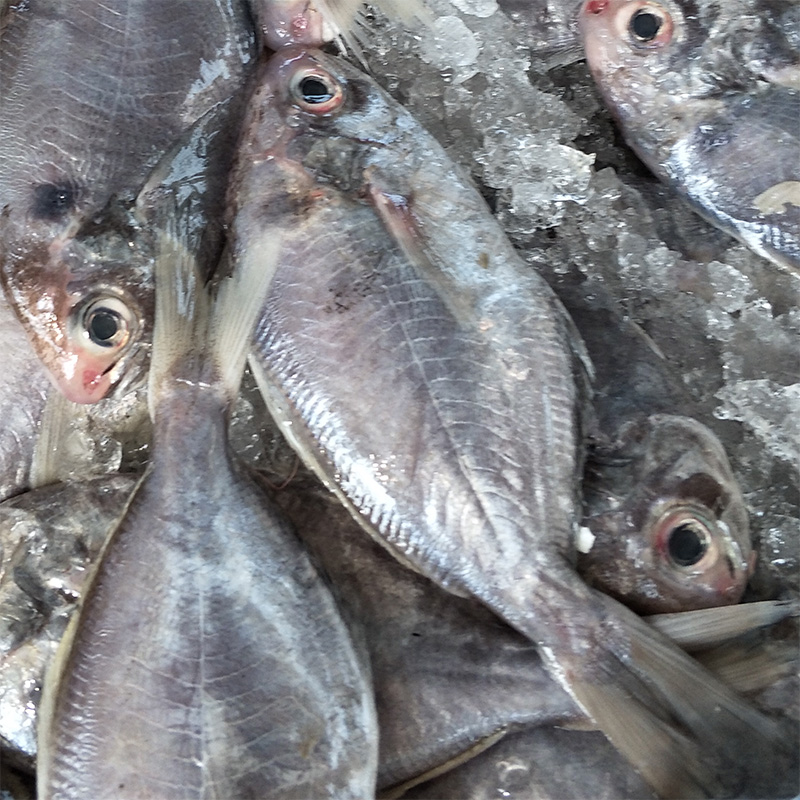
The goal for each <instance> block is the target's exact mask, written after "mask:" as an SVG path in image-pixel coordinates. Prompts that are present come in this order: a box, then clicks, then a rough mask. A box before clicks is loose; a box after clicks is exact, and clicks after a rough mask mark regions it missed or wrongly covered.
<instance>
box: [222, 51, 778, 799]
mask: <svg viewBox="0 0 800 800" xmlns="http://www.w3.org/2000/svg"><path fill="white" fill-rule="evenodd" d="M250 102H251V105H250V118H249V122H248V124H247V126H246V133H245V136H244V138H243V143H242V145H241V148H240V155H239V163H238V166H237V171H236V173H235V175H234V179H233V182H232V189H233V191H232V194H231V203H232V207H233V209H234V212H235V213H234V217H233V225H234V229H235V230H234V233H235V236H236V241H235V247H236V249H237V255H238V257H239V258H257V257H258V251H259V248H260V247H261V246H262V244H263V240H264V235H265V234H264V230H265V228H270V227H272V226H277V227H279V228H280V229H281V230H283V231H285V238H284V240H283V247H282V251H281V256H280V265H279V268H278V270H277V273H276V275H275V278H274V281H273V285H272V289H271V293H270V296H269V299H268V302H267V305H266V308H265V313H264V318H263V320H262V324H261V327H260V329H259V331H258V334H257V337H256V340H255V344H254V351H253V353H252V355H251V364H252V365H253V366H254V369H255V372H256V375H257V377H260V380H261V385H262V391H263V393H264V395H265V398H266V400H267V404H268V406H269V407H270V410H271V411H272V413H273V414H274V415H275V416H276V418H277V419H278V420H280V421H281V422H282V424H283V427H284V430H285V432H286V434H287V436H288V438H289V439H290V441H291V442H292V443H293V445H294V446H295V447H296V448H297V450H298V452H299V453H300V454H301V456H302V457H303V458H304V459H305V460H306V461H307V462H308V463H309V465H310V466H311V467H312V468H313V469H315V470H316V471H317V472H318V474H319V475H320V476H321V477H322V478H323V480H324V481H326V482H327V484H328V485H329V486H330V487H331V488H332V489H333V490H334V491H336V492H337V494H338V495H339V497H340V498H341V499H342V500H343V501H344V502H345V503H346V504H347V505H348V507H349V508H350V509H351V511H352V512H353V513H354V514H355V515H356V516H357V518H358V519H360V520H361V522H362V524H364V526H365V527H366V528H367V529H368V530H369V531H370V532H371V533H372V534H373V535H375V536H376V537H377V538H378V539H379V540H380V541H382V542H383V543H384V544H385V545H386V546H387V547H389V549H390V550H391V551H392V552H393V553H394V554H395V555H396V556H397V557H398V558H400V559H401V560H402V561H403V562H405V563H406V564H409V565H411V566H412V567H413V568H415V569H416V570H418V571H420V572H422V573H423V574H425V575H426V576H428V577H429V578H431V579H432V580H434V581H435V582H436V583H438V584H439V585H441V586H444V587H445V588H447V589H449V590H450V591H452V592H454V593H458V594H464V595H469V596H474V597H477V598H479V599H480V600H481V601H483V602H484V603H486V604H487V605H488V606H489V607H490V608H492V609H493V610H494V611H495V612H496V613H497V614H499V615H500V616H501V617H503V618H504V619H505V620H506V621H508V622H509V623H511V625H512V626H513V627H515V628H516V629H518V630H519V631H521V632H522V633H523V634H525V635H526V636H527V637H528V638H530V639H531V640H532V641H534V642H535V643H536V644H537V645H538V646H539V650H540V653H541V654H542V655H543V657H544V659H545V662H546V664H547V666H548V669H550V671H551V674H553V675H554V676H555V677H556V678H557V679H558V680H559V681H560V682H561V683H562V685H563V686H564V687H565V688H566V689H567V690H568V691H569V692H570V693H571V694H572V696H573V697H574V698H575V699H576V700H577V701H578V703H579V705H580V706H581V707H582V708H583V709H584V710H585V711H586V712H587V713H588V715H589V716H591V717H592V718H593V719H594V720H595V721H596V722H597V724H598V726H599V727H600V728H601V730H603V731H604V733H606V734H607V735H608V736H609V738H610V739H611V740H612V742H613V743H614V744H615V746H616V747H617V748H618V749H620V750H621V751H622V752H623V753H624V754H625V756H626V757H627V758H629V759H630V760H631V762H632V763H633V764H634V766H635V767H636V768H637V769H639V770H640V771H641V772H642V774H643V775H644V776H645V778H646V780H647V781H648V782H649V783H651V784H652V785H653V786H654V787H656V788H657V790H658V791H659V792H660V793H661V794H662V795H664V796H675V795H684V794H691V795H696V794H699V793H701V792H708V791H718V790H719V791H721V790H722V789H721V787H723V786H724V787H727V790H728V791H737V790H738V791H741V790H744V787H747V788H748V789H749V790H753V787H756V789H755V790H756V791H758V790H760V789H758V788H757V787H761V786H763V785H765V784H768V783H770V782H771V781H774V776H775V774H776V772H780V771H781V770H783V769H784V764H785V761H786V760H787V759H788V760H789V761H791V758H792V757H793V756H792V755H791V754H790V753H788V752H787V747H786V744H785V741H784V738H783V735H782V733H781V732H780V731H779V730H778V728H777V727H776V726H775V725H774V723H773V722H772V721H770V720H767V719H766V718H765V717H763V716H761V715H760V714H758V713H756V712H755V711H754V710H753V709H752V708H751V707H750V706H748V705H747V704H746V703H743V702H742V701H741V700H740V699H739V698H737V697H736V696H735V695H733V694H732V693H731V692H729V691H728V690H727V689H725V688H724V687H723V686H722V685H720V684H719V683H718V682H717V681H715V680H714V679H713V678H712V676H711V675H710V674H709V673H707V672H706V671H705V670H703V669H702V668H700V667H699V666H698V665H697V664H696V663H695V662H694V661H693V660H691V659H690V658H688V657H687V656H686V655H684V654H683V653H681V652H680V651H678V650H677V649H676V648H675V647H674V646H672V645H670V644H669V643H668V642H667V641H666V640H665V639H663V638H662V637H661V636H659V635H658V634H656V633H654V632H653V631H652V630H650V629H649V628H648V627H647V626H646V625H645V623H643V622H642V621H641V620H640V619H639V618H638V617H636V616H635V615H634V614H632V613H631V612H629V611H627V610H626V609H625V608H624V607H622V606H620V605H619V604H618V603H616V602H615V601H613V600H612V599H611V598H608V597H606V596H604V595H602V594H600V593H597V592H594V591H592V590H591V589H589V588H588V587H586V585H585V584H584V583H583V582H582V581H581V580H580V578H579V577H578V576H577V574H576V573H575V572H574V570H573V568H572V564H573V563H574V548H573V535H574V529H575V526H576V524H577V521H578V520H577V516H578V502H577V497H576V494H577V492H576V490H577V477H578V473H579V469H580V456H579V451H580V445H581V430H580V424H579V423H578V418H579V417H580V415H581V410H582V407H583V402H584V401H583V398H582V396H581V395H582V393H581V390H580V388H579V387H580V384H581V382H582V367H581V364H582V361H581V357H580V353H581V352H582V351H581V348H580V345H579V344H578V343H577V341H576V338H575V337H573V332H572V329H571V326H570V324H569V323H568V320H567V319H566V316H565V314H564V312H563V309H562V308H561V306H560V305H559V304H558V302H557V301H556V299H555V297H554V296H553V295H552V293H551V292H550V291H549V290H548V288H547V287H546V285H545V284H544V283H543V281H541V280H540V279H539V278H538V277H537V276H536V275H535V274H533V273H530V272H529V271H526V270H525V268H524V267H523V266H522V265H521V263H520V261H519V259H518V256H517V255H516V254H515V252H514V251H513V249H512V248H511V246H510V245H509V244H508V242H507V240H506V239H505V237H504V236H503V234H502V231H501V230H500V229H499V228H498V227H497V226H496V223H495V222H494V220H493V219H492V218H491V216H490V215H489V213H488V211H487V209H486V207H485V205H484V203H483V200H482V199H481V197H480V196H479V195H478V193H477V192H476V191H475V190H474V188H472V187H471V185H470V184H469V183H468V181H466V179H464V178H463V177H462V176H461V174H460V172H459V171H458V169H457V168H455V166H454V165H453V164H452V162H451V161H450V160H449V158H448V157H447V156H446V155H445V153H444V152H443V150H442V149H441V148H440V147H439V145H438V144H437V143H436V142H435V141H434V140H433V139H432V138H431V137H430V136H428V135H427V134H426V133H425V132H424V131H423V130H422V129H421V128H420V127H419V125H418V124H417V123H416V122H415V121H414V120H413V119H412V118H411V116H410V115H409V114H408V113H407V112H405V111H404V110H403V109H402V108H401V107H400V106H399V105H398V104H397V103H396V102H394V101H393V100H392V99H391V98H389V97H388V96H387V95H386V94H385V93H383V92H382V91H381V90H380V89H379V88H378V87H377V86H376V84H375V83H374V82H373V81H371V80H370V79H369V78H367V77H366V76H364V75H363V74H361V73H360V72H358V71H357V70H355V69H354V68H352V67H351V66H349V65H347V64H345V63H343V62H341V61H339V60H336V59H334V58H330V57H327V56H325V55H323V54H321V53H318V52H308V51H303V50H301V49H287V50H286V51H285V52H283V53H279V54H277V55H276V56H274V57H273V60H272V63H271V64H270V65H269V66H268V68H267V71H266V73H265V74H264V75H262V76H261V79H260V83H259V87H258V88H257V90H256V92H255V94H254V96H253V98H252V99H251V101H250ZM669 720H680V726H677V725H676V724H675V723H674V722H670V721H669ZM634 731H635V732H636V733H635V734H633V733H632V732H634ZM788 749H791V748H788ZM723 764H724V765H725V766H724V767H723V766H722V765H723Z"/></svg>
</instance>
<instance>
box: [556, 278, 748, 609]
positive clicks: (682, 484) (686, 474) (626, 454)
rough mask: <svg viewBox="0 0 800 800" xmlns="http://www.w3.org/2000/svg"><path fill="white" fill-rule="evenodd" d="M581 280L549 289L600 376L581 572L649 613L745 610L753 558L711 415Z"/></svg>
mask: <svg viewBox="0 0 800 800" xmlns="http://www.w3.org/2000/svg"><path fill="white" fill-rule="evenodd" d="M576 272H577V271H576V270H572V271H570V272H566V273H564V274H562V275H560V276H558V278H557V279H554V280H553V281H552V286H553V288H554V290H555V291H556V293H557V294H558V296H559V297H560V299H561V300H562V302H564V304H565V306H566V308H567V309H568V311H569V313H570V316H571V317H572V319H573V321H574V322H575V325H576V327H577V328H578V330H579V331H580V332H581V335H582V336H583V339H584V341H585V342H587V349H588V351H589V355H590V357H591V359H592V363H593V365H594V368H595V392H594V396H593V410H594V414H595V427H594V430H593V431H592V432H591V434H590V437H589V439H590V443H591V446H590V448H589V450H588V454H587V461H586V464H585V466H584V477H583V518H582V521H581V534H582V536H583V539H581V537H580V536H579V546H578V551H579V553H578V571H579V572H580V574H581V575H582V576H583V578H584V580H586V581H587V582H588V583H589V584H590V585H592V586H594V587H596V588H598V589H600V590H601V591H603V592H605V593H606V594H610V595H612V596H613V597H616V598H617V599H618V600H620V601H621V602H623V603H624V604H625V605H626V606H628V607H629V608H632V609H634V610H635V611H637V612H638V613H641V614H658V613H669V612H676V611H689V610H692V609H697V608H708V607H712V606H719V605H726V604H731V603H737V602H738V601H739V600H740V598H741V597H742V595H743V593H744V591H745V588H746V586H747V582H748V579H749V578H750V576H751V574H752V572H753V569H754V565H755V553H754V552H753V547H752V541H751V538H750V525H749V517H748V513H747V507H746V504H745V501H744V498H743V496H742V492H741V489H740V487H739V484H738V482H737V480H736V477H735V476H734V474H733V471H732V469H731V466H730V463H729V461H728V457H727V454H726V452H725V448H724V447H723V445H722V443H721V442H720V440H719V438H718V437H717V436H716V435H715V434H714V432H713V431H712V430H711V429H710V428H709V427H708V426H707V425H705V424H703V423H702V422H700V420H701V419H705V418H706V417H707V414H708V411H707V409H706V408H704V407H702V406H700V404H698V403H697V402H696V401H695V400H694V398H693V397H692V396H691V395H690V394H689V392H688V391H687V390H686V387H685V385H684V382H683V381H682V380H681V378H680V376H679V375H677V374H675V370H674V369H673V367H672V366H671V365H670V364H669V363H668V362H667V360H666V359H665V358H664V356H663V354H662V353H661V352H660V351H659V350H658V348H657V347H656V346H655V345H654V344H653V342H652V340H651V339H650V338H649V337H648V336H647V334H646V333H645V332H644V331H643V330H642V329H641V328H640V327H639V326H637V325H636V324H635V323H634V322H633V321H631V320H630V319H629V318H625V317H624V316H623V315H622V313H621V311H620V310H619V307H618V304H617V302H616V301H615V300H614V298H613V297H612V296H611V295H610V293H609V291H608V289H607V288H606V287H605V286H604V285H603V284H602V282H600V281H598V280H592V279H587V278H585V277H584V276H581V275H577V274H575V273H576Z"/></svg>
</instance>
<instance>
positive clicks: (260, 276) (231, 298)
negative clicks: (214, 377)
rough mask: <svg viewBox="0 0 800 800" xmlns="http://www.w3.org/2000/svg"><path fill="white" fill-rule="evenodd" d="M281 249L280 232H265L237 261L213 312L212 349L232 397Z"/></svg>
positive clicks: (234, 394)
mask: <svg viewBox="0 0 800 800" xmlns="http://www.w3.org/2000/svg"><path fill="white" fill-rule="evenodd" d="M280 248H281V235H280V232H279V231H278V230H277V229H276V228H270V227H267V228H264V229H263V230H262V231H261V233H260V235H259V236H258V237H257V239H256V240H255V241H254V242H253V243H252V245H251V246H249V247H248V248H247V250H246V251H244V252H243V253H242V254H241V255H240V256H239V257H238V258H237V259H236V263H235V265H234V269H233V272H232V274H231V275H230V276H228V277H225V278H223V279H222V280H221V281H220V284H219V288H218V291H217V297H216V301H215V304H214V311H213V321H212V348H213V356H214V359H215V362H216V365H217V368H218V369H219V370H220V372H221V374H222V379H223V384H224V386H225V389H226V391H227V392H228V393H229V395H230V396H232V397H235V396H236V395H237V394H238V392H239V384H240V383H241V379H242V374H243V372H244V366H245V361H246V360H247V353H248V351H249V350H250V344H251V342H252V339H253V334H254V332H255V329H256V325H257V324H258V320H259V318H260V316H261V314H262V313H263V308H264V303H265V301H266V298H267V292H268V290H269V286H270V283H271V282H272V277H273V276H274V274H275V270H276V269H277V265H278V256H279V253H280Z"/></svg>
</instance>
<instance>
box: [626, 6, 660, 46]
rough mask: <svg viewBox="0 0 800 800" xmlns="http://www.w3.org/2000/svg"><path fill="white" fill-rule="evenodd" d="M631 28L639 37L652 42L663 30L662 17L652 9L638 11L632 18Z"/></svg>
mask: <svg viewBox="0 0 800 800" xmlns="http://www.w3.org/2000/svg"><path fill="white" fill-rule="evenodd" d="M631 30H632V31H633V35H634V36H635V37H636V38H637V39H641V40H642V41H643V42H650V41H652V40H653V39H655V38H656V35H657V34H658V32H659V30H661V17H659V16H658V14H654V13H653V12H652V11H637V12H636V14H634V15H633V19H632V20H631Z"/></svg>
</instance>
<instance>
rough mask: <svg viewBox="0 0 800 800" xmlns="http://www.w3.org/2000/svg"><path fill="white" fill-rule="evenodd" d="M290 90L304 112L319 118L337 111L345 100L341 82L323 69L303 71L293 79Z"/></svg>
mask: <svg viewBox="0 0 800 800" xmlns="http://www.w3.org/2000/svg"><path fill="white" fill-rule="evenodd" d="M289 90H290V92H291V95H292V99H293V100H294V102H295V103H296V104H297V105H298V106H300V108H302V109H303V111H308V112H310V113H312V114H317V115H318V116H323V115H325V114H330V113H331V112H332V111H335V110H336V109H337V108H339V106H340V105H341V104H342V101H343V100H344V92H343V91H342V86H341V84H340V83H339V81H337V80H336V79H335V78H334V77H333V76H332V75H331V74H330V73H328V72H324V71H323V70H321V69H305V70H301V71H300V72H298V73H297V74H296V75H295V76H294V77H293V78H292V80H291V83H290V85H289Z"/></svg>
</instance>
